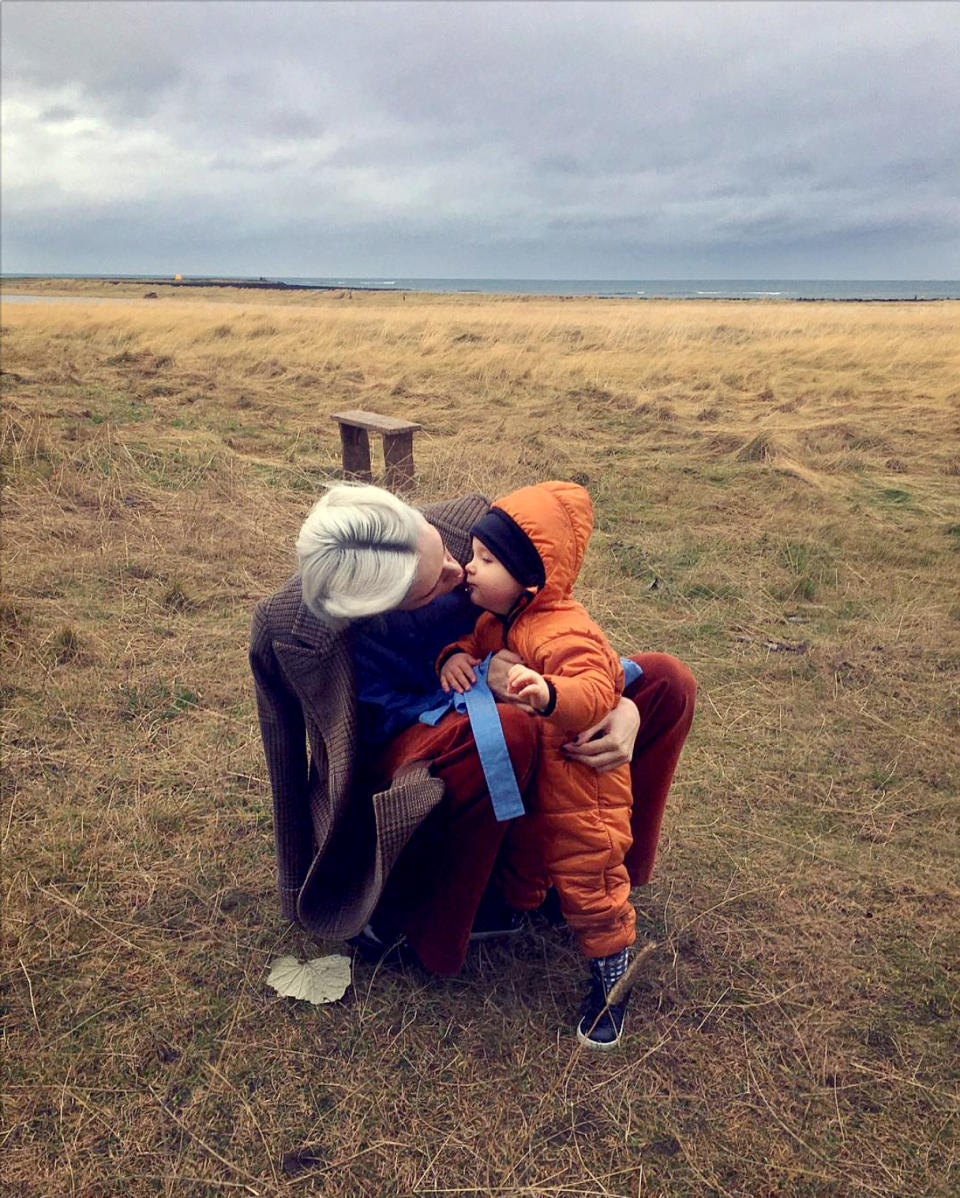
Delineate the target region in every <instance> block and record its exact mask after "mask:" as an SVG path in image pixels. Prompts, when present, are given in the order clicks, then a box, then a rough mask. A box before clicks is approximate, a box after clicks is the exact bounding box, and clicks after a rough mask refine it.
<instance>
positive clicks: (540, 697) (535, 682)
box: [507, 663, 550, 711]
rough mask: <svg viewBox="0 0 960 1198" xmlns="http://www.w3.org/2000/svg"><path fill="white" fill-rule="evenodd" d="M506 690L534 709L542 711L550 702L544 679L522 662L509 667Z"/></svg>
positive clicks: (548, 690)
mask: <svg viewBox="0 0 960 1198" xmlns="http://www.w3.org/2000/svg"><path fill="white" fill-rule="evenodd" d="M507 690H508V691H509V692H510V694H511V695H513V696H514V697H515V698H517V699H521V700H522V701H523V702H524V703H529V704H530V706H531V707H532V708H533V709H534V710H535V711H542V710H543V709H544V707H546V705H547V704H548V703H549V702H550V688H549V687H548V686H547V683H546V679H545V678H543V677H542V675H540V674H538V673H537V671H536V670H531V669H530V667H529V666H525V665H523V664H522V663H520V664H518V665H515V666H511V667H510V673H509V674H508V675H507Z"/></svg>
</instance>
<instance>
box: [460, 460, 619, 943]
mask: <svg viewBox="0 0 960 1198" xmlns="http://www.w3.org/2000/svg"><path fill="white" fill-rule="evenodd" d="M494 506H496V507H499V508H501V509H502V510H503V511H505V512H506V513H507V515H509V516H510V517H512V519H513V520H514V521H515V522H516V523H517V524H519V526H520V527H521V528H522V529H523V531H524V532H525V533H526V534H527V536H528V537H529V538H530V540H531V541H532V542H533V544H534V545H535V546H536V548H537V550H538V552H539V554H540V558H541V560H542V562H543V567H544V573H545V575H546V581H545V584H544V585H543V587H541V588H540V589H539V590H538V591H536V592H535V593H534V594H533V597H532V598H530V596H529V593H528V594H525V595H524V596H523V597H522V598H521V603H520V604H518V605H517V607H516V608H515V609H514V612H511V614H510V615H508V616H506V617H503V616H498V615H494V614H493V613H491V612H484V613H483V615H481V616H480V618H479V620H478V621H477V624H476V627H475V629H474V631H473V635H472V636H471V637H468V638H466V639H465V640H464V641H462V642H460V643H458V644H457V645H456V646H450V647H449V648H448V649H446V650H444V653H443V654H442V655H441V660H443V659H444V658H445V657H446V656H449V652H450V649H454V648H456V649H463V650H465V651H466V652H468V653H472V654H473V655H474V656H476V657H479V658H483V657H485V656H486V654H487V653H490V652H496V651H497V650H498V649H504V648H506V649H512V650H513V651H514V652H515V653H518V654H519V655H520V657H521V658H522V659H523V661H524V662H525V663H526V664H527V665H528V666H531V667H532V668H533V669H535V670H536V671H537V672H538V673H540V674H542V675H543V676H544V677H545V678H546V679H547V680H548V682H550V683H551V684H552V686H553V688H554V691H555V694H556V705H555V707H554V709H553V710H552V712H551V713H550V714H549V715H548V716H544V717H543V719H542V720H541V721H540V724H541V756H540V764H539V768H538V774H537V784H536V788H535V795H534V801H533V805H532V810H531V811H530V813H529V814H528V817H527V819H526V820H524V821H523V823H522V825H515V828H514V832H513V833H512V834H511V838H510V839H511V843H512V846H513V847H512V850H511V853H510V857H509V859H508V860H507V861H506V863H505V872H504V891H505V896H506V898H507V901H508V902H510V903H512V904H513V905H514V906H516V907H520V908H522V909H524V910H531V909H532V908H534V907H537V906H539V904H540V903H541V902H542V901H543V898H544V896H545V894H546V888H547V885H548V884H550V883H552V884H553V885H554V886H555V887H556V890H557V894H558V895H559V898H560V904H561V907H562V909H563V914H564V918H565V919H566V921H567V923H568V924H569V925H570V927H571V928H573V929H574V931H575V932H576V933H577V936H578V939H579V942H580V948H581V950H582V951H583V953H584V955H585V956H588V957H605V956H608V955H609V954H611V953H615V952H618V951H619V950H620V949H622V948H624V947H626V945H628V944H632V943H633V941H634V938H635V933H634V923H635V920H636V914H635V912H634V909H633V907H632V906H631V904H630V879H629V877H628V874H627V870H626V868H625V866H624V863H623V861H624V856H625V854H626V852H627V849H628V848H629V847H630V844H631V840H632V837H631V832H630V812H631V806H632V795H631V789H630V768H629V765H622V766H620V767H618V768H617V769H615V770H611V771H609V772H607V773H604V774H598V773H597V772H596V770H593V769H591V768H590V767H589V766H586V765H582V764H580V763H577V762H573V761H570V760H568V759H567V758H566V757H565V756H564V754H563V753H562V752H561V748H560V746H561V745H562V744H563V742H564V741H565V740H567V739H568V738H569V737H570V736H571V735H574V734H576V733H578V732H582V731H584V729H586V728H589V727H591V726H592V725H594V724H597V723H599V722H600V721H601V720H602V719H603V718H604V717H605V716H606V715H607V714H608V713H609V712H610V711H611V710H612V709H613V708H614V707H615V706H616V704H617V701H618V699H619V697H620V694H621V692H622V690H623V668H622V666H621V664H620V661H619V658H618V657H617V655H616V653H614V651H613V649H612V648H611V647H610V645H609V643H608V642H607V639H606V637H605V636H604V635H603V633H602V632H601V630H600V629H599V628H598V627H597V625H596V624H595V623H594V622H593V621H592V620H591V619H590V616H589V615H588V614H587V612H586V610H585V609H584V608H583V607H582V606H581V605H580V604H579V603H577V602H575V601H574V600H573V599H572V598H571V591H572V588H573V584H574V582H575V581H576V579H577V575H578V574H579V573H580V567H581V565H582V563H583V558H584V554H585V553H586V549H587V542H588V541H589V539H590V533H591V531H592V529H593V507H592V505H591V502H590V496H589V495H588V494H587V492H586V491H585V490H584V488H583V487H581V486H578V485H577V484H576V483H570V482H547V483H540V484H538V485H537V486H532V487H524V488H523V489H522V490H519V491H514V492H513V493H512V494H510V495H507V496H505V497H504V498H503V499H498V500H497V501H496V504H495V505H494ZM524 603H525V604H526V605H525V606H523V604H524Z"/></svg>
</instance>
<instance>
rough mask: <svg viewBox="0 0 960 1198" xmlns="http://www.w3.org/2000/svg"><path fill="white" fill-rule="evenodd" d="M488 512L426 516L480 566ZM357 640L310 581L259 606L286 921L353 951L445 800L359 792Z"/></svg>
mask: <svg viewBox="0 0 960 1198" xmlns="http://www.w3.org/2000/svg"><path fill="white" fill-rule="evenodd" d="M488 506H489V505H488V501H487V500H486V499H484V497H483V496H482V495H477V494H471V495H465V496H463V497H462V498H460V499H451V500H448V501H446V502H444V503H437V504H431V505H428V506H426V507H424V508H423V513H424V515H425V516H426V517H427V519H428V520H429V521H430V523H431V524H433V525H434V526H435V527H436V528H437V530H438V531H439V533H440V535H441V536H442V537H443V540H444V543H445V544H446V546H447V548H448V549H449V550H450V552H451V553H452V554H453V556H454V557H455V558H456V559H457V560H458V561H459V562H460V563H461V564H464V563H465V562H466V561H467V559H468V558H469V556H470V528H471V527H472V525H473V524H474V523H475V522H476V521H477V520H478V519H479V518H480V516H482V515H483V513H484V512H485V511H486V509H487V507H488ZM348 637H349V628H348V627H347V628H340V629H337V628H332V627H331V626H330V625H328V624H326V623H325V622H324V621H323V620H320V619H318V618H317V617H316V616H315V615H314V614H313V613H312V612H311V611H310V610H309V609H308V608H307V606H306V605H305V604H304V603H303V602H302V599H301V593H300V576H299V575H295V576H294V577H293V578H291V579H290V580H289V582H288V583H287V584H286V586H285V587H284V588H283V589H282V590H280V591H278V592H277V593H276V594H275V595H273V596H271V598H269V599H264V600H263V601H262V602H261V603H259V604H258V605H257V608H256V610H255V611H254V614H253V625H252V629H251V634H250V668H251V669H252V670H253V677H254V682H255V685H256V693H257V710H258V713H259V716H260V732H261V735H262V737H263V748H264V752H265V754H266V758H267V769H268V772H269V775H270V787H271V790H272V791H273V829H274V839H275V842H276V851H277V873H278V876H277V884H278V887H279V890H280V905H281V908H282V910H283V913H284V915H286V916H287V917H288V918H289V919H296V920H299V922H300V923H301V924H302V925H303V926H304V927H305V928H307V929H309V930H310V931H311V932H313V933H314V934H315V935H317V936H322V937H326V938H328V939H331V940H334V939H343V938H346V937H348V936H353V935H355V934H356V933H357V932H359V931H360V929H361V928H362V927H363V925H364V924H365V923H366V922H367V921H368V919H369V918H370V915H371V914H372V912H373V909H374V908H375V907H376V905H377V901H378V900H379V898H380V895H381V893H382V891H383V887H384V884H385V882H386V880H387V877H388V875H389V873H390V869H391V867H392V866H393V864H394V862H395V861H396V859H397V857H398V856H399V855H400V853H401V851H402V850H403V847H404V845H406V843H407V841H408V840H409V839H410V837H411V836H412V835H413V833H414V832H415V831H416V829H417V828H418V827H419V825H420V824H421V823H422V822H423V820H424V819H425V818H426V817H427V816H428V815H429V814H430V812H431V811H433V809H434V808H435V807H436V806H437V804H438V803H439V802H440V800H441V799H442V798H443V783H442V782H441V781H440V779H438V778H433V777H431V776H430V774H429V773H428V772H427V770H426V769H422V770H418V771H414V772H411V773H409V774H407V775H406V776H405V777H404V778H403V780H402V782H399V783H396V784H394V785H392V786H391V787H390V788H389V789H388V790H385V791H381V792H380V793H379V794H375V795H373V796H372V798H371V797H367V796H365V795H359V794H357V793H355V792H354V791H353V788H352V781H353V763H354V756H355V754H356V747H357V743H356V721H357V713H356V689H355V684H354V678H353V662H352V660H351V657H350V651H349V641H348Z"/></svg>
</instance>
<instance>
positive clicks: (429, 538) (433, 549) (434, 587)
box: [400, 524, 463, 611]
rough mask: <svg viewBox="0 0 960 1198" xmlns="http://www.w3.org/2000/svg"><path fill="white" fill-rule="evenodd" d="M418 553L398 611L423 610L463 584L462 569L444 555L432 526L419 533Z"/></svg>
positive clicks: (438, 536) (437, 535) (445, 553)
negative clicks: (404, 597)
mask: <svg viewBox="0 0 960 1198" xmlns="http://www.w3.org/2000/svg"><path fill="white" fill-rule="evenodd" d="M419 549H420V561H419V563H418V564H417V572H416V574H414V576H413V582H412V583H411V584H410V590H409V591H408V592H407V597H406V599H404V601H403V602H402V603H401V604H400V611H414V610H415V609H416V608H418V607H425V606H426V605H427V604H428V603H429V602H430V601H431V600H433V599H436V598H437V597H438V596H440V595H448V594H449V593H450V592H451V591H452V590H453V588H454V587H458V586H459V585H460V583H461V582H463V567H462V566H461V565H460V563H459V562H458V561H457V560H456V558H454V557H452V556H451V555H450V553H448V552H447V547H446V545H444V543H443V538H442V537H441V536H440V534H439V533H438V532H437V530H436V529H435V528H434V527H433V525H432V524H427V525H425V526H424V528H423V531H422V532H421V533H420V545H419Z"/></svg>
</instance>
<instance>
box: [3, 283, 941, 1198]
mask: <svg viewBox="0 0 960 1198" xmlns="http://www.w3.org/2000/svg"><path fill="white" fill-rule="evenodd" d="M44 286H45V287H46V288H47V289H48V291H49V293H50V294H56V293H63V292H66V291H69V290H70V288H71V286H73V287H78V285H70V284H65V283H63V282H51V283H49V284H46V285H41V284H36V283H33V282H31V283H29V284H26V283H25V284H23V285H20V286H19V290H21V291H38V290H41V289H42V288H43V287H44ZM17 289H18V288H17V287H5V289H4V290H5V293H7V292H11V293H12V292H14V291H16V290H17ZM79 290H81V291H82V292H83V293H84V294H86V295H88V296H92V295H95V294H103V295H110V296H112V297H114V298H112V299H111V300H109V301H104V302H102V303H90V302H85V303H82V304H71V303H51V304H42V305H41V304H33V305H27V304H24V305H15V304H5V305H3V310H2V321H3V371H4V376H3V382H4V410H3V418H2V419H3V423H2V448H3V459H4V469H5V472H6V473H5V491H4V507H3V566H4V599H3V606H2V609H0V616H2V633H3V691H4V701H5V715H4V738H5V740H4V745H5V747H4V802H5V808H4V815H3V827H4V833H5V850H4V876H3V901H4V908H5V925H4V926H5V937H6V940H5V957H4V975H3V981H4V991H5V1005H6V1030H5V1042H4V1056H5V1062H6V1075H5V1079H4V1110H5V1117H6V1130H5V1133H4V1136H5V1138H4V1141H3V1147H4V1165H3V1170H4V1174H3V1176H4V1178H5V1182H6V1185H7V1189H8V1191H9V1192H12V1193H14V1194H18V1195H61V1194H71V1193H73V1194H78V1195H84V1196H86V1195H100V1194H117V1195H121V1194H122V1195H139V1194H166V1195H190V1196H191V1198H192V1196H193V1195H220V1194H229V1193H234V1192H238V1193H244V1192H246V1193H256V1194H261V1195H272V1194H286V1193H290V1194H307V1193H312V1194H318V1195H319V1194H323V1195H325V1196H328V1198H338V1196H341V1195H342V1196H351V1198H352V1196H353V1195H358V1194H371V1195H380V1194H384V1195H386V1194H390V1195H394V1194H396V1195H408V1194H409V1195H414V1194H438V1193H450V1192H458V1193H463V1194H476V1195H488V1194H491V1195H492V1194H497V1195H504V1196H507V1195H510V1196H518V1198H519V1196H520V1195H524V1196H529V1198H534V1196H537V1198H539V1196H541V1195H573V1194H597V1195H631V1196H633V1195H637V1194H642V1195H644V1196H649V1198H653V1196H655V1195H663V1196H665V1198H679V1196H681V1195H689V1196H690V1198H693V1196H694V1195H696V1196H699V1195H708V1194H716V1195H735V1196H736V1198H755V1196H767V1195H775V1194H776V1195H798V1196H804V1198H813V1196H819V1195H823V1196H824V1198H825V1196H826V1195H835V1194H839V1195H850V1196H853V1195H857V1196H860V1195H883V1196H885V1198H886V1196H889V1198H894V1196H896V1198H904V1196H905V1195H921V1194H922V1195H936V1196H938V1198H946V1196H947V1195H948V1194H952V1193H953V1192H955V1190H956V1181H957V1178H956V1175H955V1172H952V1170H954V1169H955V1164H954V1161H955V1158H956V1155H957V1154H956V1134H955V1133H956V1126H955V1122H954V1120H955V1118H956V1099H957V1093H956V1082H957V1076H956V1070H955V1047H956V1043H957V1036H958V1030H960V1018H958V1010H957V971H956V961H957V959H958V957H960V953H958V948H960V945H958V944H957V935H956V928H957V913H958V898H960V871H958V851H957V850H958V835H957V834H958V827H957V824H958V810H957V794H958V789H960V763H958V751H957V733H958V730H960V695H958V680H960V597H958V594H957V585H956V578H957V575H958V565H960V555H958V549H960V457H958V433H960V336H958V324H960V321H958V315H960V305H958V304H949V303H944V304H902V305H901V304H882V305H881V304H878V305H867V304H864V305H855V304H759V303H758V304H753V303H750V304H744V303H707V302H704V303H698V302H682V303H678V302H673V303H667V302H653V301H649V302H642V303H636V302H620V301H590V300H585V301H559V300H544V299H530V300H510V299H503V298H484V297H465V296H460V297H436V296H430V297H424V296H413V295H411V296H408V297H407V298H406V299H403V298H402V297H400V296H398V295H365V294H360V293H353V294H352V295H348V294H346V293H344V294H342V295H341V294H340V293H315V294H313V293H311V294H301V293H296V294H283V295H277V296H269V297H265V296H264V295H262V294H255V295H251V294H249V293H243V292H240V293H235V292H230V291H228V290H223V291H211V292H210V293H207V292H202V293H198V292H188V291H183V290H181V291H175V290H174V289H173V288H165V287H161V286H158V287H156V288H145V287H143V286H142V285H139V286H138V285H134V284H121V285H117V286H110V285H105V284H86V285H83V286H82V287H80V288H79ZM145 290H156V291H157V293H158V296H159V298H158V299H157V300H144V299H143V298H142V296H143V293H144V291H145ZM116 297H123V298H122V300H121V299H117V298H116ZM348 405H350V406H364V407H369V408H373V409H375V410H378V411H381V412H386V413H390V414H396V415H403V416H409V417H411V418H412V419H415V420H417V421H419V422H421V423H422V424H423V430H424V431H423V432H422V433H421V434H419V435H418V438H417V443H416V461H417V468H418V477H417V480H416V491H415V495H416V496H417V497H422V498H432V497H436V496H440V495H451V494H456V493H458V492H461V491H463V490H465V489H467V488H471V487H473V488H477V489H480V490H483V491H485V492H486V493H488V494H496V493H499V492H501V491H503V490H505V489H507V488H509V487H512V486H513V485H515V484H517V483H520V482H525V481H529V480H532V479H536V478H545V477H550V476H567V477H577V478H580V479H582V480H584V481H586V482H587V484H588V485H589V487H590V489H591V491H592V493H593V495H594V500H595V503H596V507H597V518H598V519H597V532H596V535H595V537H594V541H593V544H592V547H591V552H590V555H589V558H588V563H587V568H586V571H585V574H584V577H583V580H582V585H581V597H582V598H583V599H584V601H585V602H586V603H587V605H588V606H589V607H590V608H591V609H592V611H593V612H594V614H595V615H596V616H597V617H598V618H599V619H600V620H601V622H602V623H603V624H604V625H605V627H606V628H607V629H608V631H609V632H610V635H611V637H612V639H613V640H614V641H615V642H616V643H617V644H618V645H619V646H620V647H621V648H623V649H627V648H634V647H639V648H644V649H648V648H650V649H660V648H662V649H666V650H669V651H672V652H676V653H678V654H679V655H680V656H681V657H683V658H684V659H685V660H686V661H688V663H689V664H690V665H691V667H692V668H693V669H694V671H695V673H696V674H697V676H698V678H699V680H700V682H701V687H702V691H701V695H702V697H701V705H700V712H699V715H698V719H697V723H696V725H695V728H694V733H693V736H692V738H691V741H690V745H689V748H688V751H687V754H686V756H685V758H684V761H683V762H682V764H681V770H680V773H679V774H678V778H677V783H676V787H675V791H674V795H673V801H672V803H671V806H670V808H669V811H668V820H667V827H666V834H665V839H664V841H663V845H662V851H661V857H660V862H659V865H658V871H657V874H656V877H655V880H654V883H653V884H652V885H651V886H650V887H649V888H648V889H647V890H645V891H643V892H641V893H639V894H638V896H637V901H638V909H639V912H640V923H641V927H642V930H643V934H644V935H647V936H649V937H651V938H655V939H656V940H658V941H659V942H660V943H661V944H663V945H664V946H665V947H664V951H663V953H662V954H661V955H660V956H659V957H658V958H655V963H654V964H653V965H652V967H650V968H648V970H647V972H646V973H645V975H644V980H643V981H642V982H641V984H640V986H639V988H638V991H637V994H636V998H635V1000H634V1003H633V1010H634V1015H633V1022H632V1031H631V1035H630V1038H629V1041H628V1046H627V1048H626V1051H625V1052H624V1053H622V1054H620V1055H619V1056H616V1057H615V1059H613V1060H606V1059H605V1060H601V1061H597V1060H595V1059H593V1058H592V1057H591V1058H589V1059H584V1057H583V1056H582V1055H580V1056H578V1057H577V1058H576V1059H575V1060H572V1059H571V1058H572V1052H573V1046H572V1042H571V1037H570V1035H569V1031H568V1024H569V1018H570V1013H571V1011H572V1009H573V1007H574V1005H575V1002H576V998H577V993H578V988H579V972H580V966H579V964H578V962H577V958H576V954H575V951H574V949H573V946H572V944H571V943H570V941H569V940H568V939H567V938H566V937H565V935H564V934H563V933H553V932H550V931H548V930H546V929H544V928H540V927H537V928H535V929H533V930H532V931H531V932H530V933H529V934H528V935H526V936H524V937H523V938H522V940H521V942H520V944H518V945H511V946H501V947H493V948H488V949H485V950H483V951H482V952H479V953H477V955H476V956H474V957H472V958H471V960H470V963H469V965H468V968H467V969H466V970H465V972H464V974H463V975H462V976H461V977H460V978H458V979H456V980H455V981H452V982H443V981H438V980H436V979H427V978H424V977H421V976H419V975H412V974H399V975H391V974H389V973H387V972H384V971H380V972H377V973H374V972H373V971H372V970H370V969H369V968H368V967H366V966H363V965H360V966H358V968H357V972H356V985H355V988H354V990H353V992H352V997H351V998H350V999H349V1001H348V1002H346V1003H345V1004H343V1005H339V1006H336V1007H334V1008H325V1009H322V1010H319V1011H315V1010H313V1009H304V1008H301V1007H298V1006H296V1005H295V1004H293V1003H291V1002H290V1001H288V1000H281V999H278V998H277V997H276V996H275V995H273V993H272V992H271V991H269V989H268V988H267V987H266V985H265V977H266V965H267V963H268V961H269V960H270V958H271V957H272V956H273V955H274V954H276V953H279V952H294V953H296V952H300V953H303V954H308V953H309V954H311V955H312V954H313V953H314V952H315V951H316V946H315V945H312V944H310V942H309V940H308V939H307V938H306V937H304V936H302V935H301V934H299V933H297V932H295V931H292V930H290V929H289V928H288V927H286V926H285V925H284V924H283V923H282V921H281V920H280V918H279V916H278V914H277V910H276V905H275V902H274V900H273V896H272V872H273V866H272V856H271V841H270V816H269V798H268V792H267V785H266V778H265V770H264V765H263V762H262V758H261V754H260V748H259V741H258V736H257V731H256V724H255V715H254V709H253V701H252V695H251V690H250V685H249V682H248V677H247V670H246V662H245V644H246V630H247V623H248V619H249V612H250V610H251V608H252V606H253V604H254V602H255V601H256V599H258V598H259V597H260V596H262V595H264V594H267V593H269V592H270V591H272V590H273V589H275V588H276V587H278V586H279V585H280V584H281V583H282V582H283V580H284V579H285V577H286V576H287V575H288V573H289V572H290V571H291V570H292V568H293V555H292V542H293V537H294V535H295V532H296V528H297V526H298V524H299V522H300V520H301V519H302V516H303V514H304V512H305V510H306V508H307V507H308V505H309V503H310V502H311V499H312V496H313V495H314V494H315V492H316V490H317V488H318V487H319V486H320V485H321V484H322V482H323V481H324V480H325V479H328V478H332V477H335V476H336V472H337V468H338V462H339V449H338V444H337V435H336V426H335V425H334V424H333V422H332V421H331V420H330V419H329V414H330V413H331V412H333V411H336V410H337V409H339V408H342V407H344V406H348ZM298 1154H299V1155H298Z"/></svg>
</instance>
